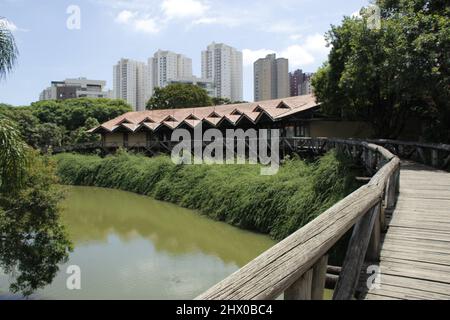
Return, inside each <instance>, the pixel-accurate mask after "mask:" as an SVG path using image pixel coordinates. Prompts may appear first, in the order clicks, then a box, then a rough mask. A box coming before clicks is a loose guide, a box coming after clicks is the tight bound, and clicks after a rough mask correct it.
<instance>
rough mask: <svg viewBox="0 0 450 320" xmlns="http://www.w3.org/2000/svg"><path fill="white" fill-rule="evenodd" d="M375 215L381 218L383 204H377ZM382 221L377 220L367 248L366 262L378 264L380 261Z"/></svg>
mask: <svg viewBox="0 0 450 320" xmlns="http://www.w3.org/2000/svg"><path fill="white" fill-rule="evenodd" d="M373 210H375V211H376V212H375V215H376V216H378V217H380V216H379V215H381V211H382V210H381V204H380V203H379V204H377V205H376V206H375V208H374V209H373ZM380 220H381V219H379V218H378V219H375V222H374V225H373V229H372V234H371V235H370V241H369V246H368V247H367V253H366V260H368V261H371V262H378V261H379V260H380V248H381V223H380V222H381V221H380Z"/></svg>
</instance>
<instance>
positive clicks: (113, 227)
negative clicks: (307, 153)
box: [0, 187, 275, 299]
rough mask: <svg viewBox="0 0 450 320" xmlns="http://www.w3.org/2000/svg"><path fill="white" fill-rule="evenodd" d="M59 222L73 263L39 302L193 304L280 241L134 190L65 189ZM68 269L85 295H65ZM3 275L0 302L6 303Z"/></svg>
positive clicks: (63, 269)
mask: <svg viewBox="0 0 450 320" xmlns="http://www.w3.org/2000/svg"><path fill="white" fill-rule="evenodd" d="M62 221H63V223H64V224H65V225H66V227H67V231H68V233H69V236H70V238H71V240H72V242H73V244H74V251H73V252H72V253H71V254H70V259H69V261H68V263H66V264H64V265H61V267H60V272H59V273H58V275H57V276H56V278H55V279H54V280H53V282H52V283H51V284H50V285H48V286H47V287H45V288H44V289H41V290H39V291H37V292H36V294H34V295H33V297H32V298H36V299H192V298H194V297H196V296H197V295H198V294H200V293H202V292H203V291H205V290H206V289H208V288H209V287H211V286H212V285H214V284H215V283H217V282H219V281H220V280H222V279H224V278H225V277H227V276H228V275H229V274H231V273H233V272H234V271H236V270H237V269H238V268H240V267H242V266H243V265H244V264H246V263H247V262H249V261H250V260H252V259H253V258H255V257H256V256H258V255H259V254H260V253H262V252H263V251H265V250H266V249H268V248H270V247H271V246H272V245H274V244H275V242H274V241H273V240H271V239H270V238H269V237H267V236H264V235H260V234H256V233H252V232H248V231H244V230H240V229H238V228H234V227H232V226H229V225H227V224H225V223H221V222H216V221H213V220H211V219H208V218H206V217H203V216H201V215H200V214H198V213H196V212H193V211H191V210H187V209H184V208H180V207H178V206H176V205H173V204H169V203H165V202H160V201H156V200H153V199H151V198H149V197H145V196H140V195H136V194H133V193H129V192H124V191H118V190H110V189H102V188H92V187H67V197H66V199H65V201H64V202H63V204H62ZM69 265H77V266H79V267H80V269H81V290H68V289H67V286H66V281H67V278H68V277H69V276H70V275H69V274H67V273H66V271H67V267H68V266H69ZM7 288H8V277H7V276H5V275H3V276H0V298H1V297H3V298H5V297H6V298H8V297H14V296H8V289H7Z"/></svg>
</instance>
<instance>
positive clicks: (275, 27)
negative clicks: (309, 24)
mask: <svg viewBox="0 0 450 320" xmlns="http://www.w3.org/2000/svg"><path fill="white" fill-rule="evenodd" d="M264 30H265V31H269V32H273V33H288V34H289V33H294V32H296V31H297V30H298V26H297V24H296V23H294V22H292V21H287V20H286V21H278V22H273V23H270V24H269V25H268V26H264Z"/></svg>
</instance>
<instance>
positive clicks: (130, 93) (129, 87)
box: [113, 59, 152, 111]
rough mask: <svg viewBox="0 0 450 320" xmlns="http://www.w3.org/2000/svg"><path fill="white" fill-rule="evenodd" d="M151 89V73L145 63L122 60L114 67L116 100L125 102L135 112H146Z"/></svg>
mask: <svg viewBox="0 0 450 320" xmlns="http://www.w3.org/2000/svg"><path fill="white" fill-rule="evenodd" d="M151 88H152V87H151V71H150V69H149V67H148V66H147V65H146V64H145V63H144V62H140V61H134V60H130V59H121V60H120V61H119V62H118V63H117V64H116V65H115V66H114V67H113V91H114V98H116V99H123V100H125V101H126V102H128V103H129V104H130V105H131V106H132V107H133V110H135V111H142V110H145V105H146V103H147V101H148V99H149V98H150V96H151V94H152V90H151Z"/></svg>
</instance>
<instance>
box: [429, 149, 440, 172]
mask: <svg viewBox="0 0 450 320" xmlns="http://www.w3.org/2000/svg"><path fill="white" fill-rule="evenodd" d="M431 165H432V166H433V167H435V168H437V167H438V166H439V152H438V151H437V150H436V149H433V150H431Z"/></svg>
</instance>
